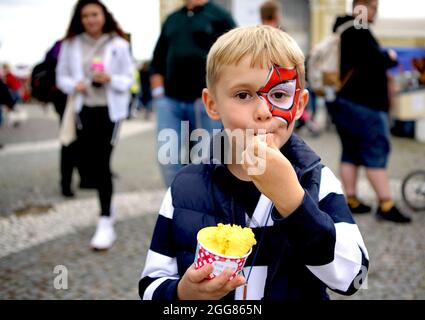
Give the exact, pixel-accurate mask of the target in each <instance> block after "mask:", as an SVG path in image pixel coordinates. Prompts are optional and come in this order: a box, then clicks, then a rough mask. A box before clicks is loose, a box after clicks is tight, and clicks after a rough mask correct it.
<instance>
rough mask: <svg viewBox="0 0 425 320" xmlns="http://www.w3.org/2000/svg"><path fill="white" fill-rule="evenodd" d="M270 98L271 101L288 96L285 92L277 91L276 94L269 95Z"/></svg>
mask: <svg viewBox="0 0 425 320" xmlns="http://www.w3.org/2000/svg"><path fill="white" fill-rule="evenodd" d="M271 96H272V97H273V99H282V98H285V97H287V96H288V94H286V93H285V92H282V91H277V92H273V93H272V94H271Z"/></svg>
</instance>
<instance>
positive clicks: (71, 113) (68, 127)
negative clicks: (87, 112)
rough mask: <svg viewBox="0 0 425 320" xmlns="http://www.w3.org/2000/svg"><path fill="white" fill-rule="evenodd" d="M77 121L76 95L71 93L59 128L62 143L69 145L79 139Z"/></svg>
mask: <svg viewBox="0 0 425 320" xmlns="http://www.w3.org/2000/svg"><path fill="white" fill-rule="evenodd" d="M75 123H76V122H75V97H74V95H69V96H68V99H67V101H66V106H65V111H64V114H63V119H62V123H61V126H60V129H59V141H60V142H61V144H62V145H64V146H68V145H70V144H71V143H72V142H73V141H75V140H76V139H77V129H76V125H75Z"/></svg>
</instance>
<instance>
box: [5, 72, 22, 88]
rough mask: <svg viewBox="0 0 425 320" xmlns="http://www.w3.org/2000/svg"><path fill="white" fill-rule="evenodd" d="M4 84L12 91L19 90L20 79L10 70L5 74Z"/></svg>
mask: <svg viewBox="0 0 425 320" xmlns="http://www.w3.org/2000/svg"><path fill="white" fill-rule="evenodd" d="M5 81H6V85H7V86H8V87H9V88H10V89H11V90H13V91H16V90H19V89H20V88H21V86H22V84H21V81H19V79H18V78H17V77H15V76H14V75H13V74H12V73H11V72H8V73H7V74H6V75H5Z"/></svg>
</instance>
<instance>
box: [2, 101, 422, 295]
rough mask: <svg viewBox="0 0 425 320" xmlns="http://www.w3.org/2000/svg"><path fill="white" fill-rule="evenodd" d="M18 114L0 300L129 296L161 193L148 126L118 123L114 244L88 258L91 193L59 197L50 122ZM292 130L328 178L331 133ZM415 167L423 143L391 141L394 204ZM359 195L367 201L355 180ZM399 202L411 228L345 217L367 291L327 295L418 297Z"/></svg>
mask: <svg viewBox="0 0 425 320" xmlns="http://www.w3.org/2000/svg"><path fill="white" fill-rule="evenodd" d="M25 108H26V109H25V111H26V112H28V115H29V116H28V120H27V121H26V122H24V123H22V124H21V125H20V126H19V127H17V128H14V127H1V128H0V144H4V145H5V147H4V148H2V149H0V299H138V294H137V282H138V279H139V277H140V273H141V271H142V269H143V264H144V260H145V256H146V252H147V248H148V246H149V243H150V237H151V234H152V230H153V227H154V224H155V220H156V211H157V209H158V207H159V204H160V202H161V198H162V196H163V194H164V191H165V190H164V188H163V185H162V183H161V179H160V176H159V170H158V168H157V166H156V163H155V152H154V150H155V146H154V138H155V134H154V129H153V128H154V122H153V120H151V121H148V122H146V121H144V120H142V119H141V118H136V119H132V120H130V121H126V122H125V123H124V126H123V128H122V131H121V140H120V142H119V144H118V146H117V148H116V149H115V151H114V156H113V168H114V171H115V172H116V173H117V174H118V178H117V179H116V181H115V186H116V187H115V190H116V193H115V196H114V206H115V208H116V211H117V223H116V231H117V234H118V240H117V242H116V244H115V245H114V246H113V247H112V248H111V249H110V250H109V251H108V252H93V251H91V250H90V249H89V247H88V243H89V241H90V238H91V236H92V234H93V232H94V229H95V224H96V219H97V212H98V204H97V199H96V194H95V193H94V192H92V191H84V192H83V191H80V190H78V191H77V197H76V198H75V199H72V200H64V199H63V198H61V197H60V196H59V194H58V183H57V181H58V175H57V171H58V166H57V162H58V144H57V141H56V142H55V136H56V135H57V119H56V118H55V117H54V116H52V114H51V113H49V112H47V113H45V112H44V111H40V108H39V107H37V106H25ZM40 126H41V127H42V128H41V127H40ZM39 127H40V132H39V131H38V129H39ZM33 132H34V134H33ZM301 134H302V136H303V137H305V139H306V140H307V141H308V143H309V144H310V145H311V146H312V147H313V149H315V150H316V151H317V152H318V153H319V154H320V155H321V156H322V158H323V161H324V162H325V163H326V164H327V165H328V166H329V167H330V168H331V169H332V170H334V172H335V173H337V164H338V150H339V143H338V140H337V138H336V136H335V133H334V132H333V131H329V132H326V133H324V134H323V135H321V136H320V137H318V138H313V137H310V136H309V135H308V134H307V133H305V132H302V133H301ZM29 142H30V143H29ZM24 143H25V144H24ZM424 167H425V145H424V144H420V143H418V142H415V141H414V140H411V139H402V138H393V153H392V156H391V160H390V165H389V168H390V175H391V187H392V192H393V194H394V196H395V198H396V199H400V195H399V190H400V183H401V179H402V178H403V177H404V176H405V175H406V174H407V173H408V172H409V171H410V170H412V169H416V168H424ZM359 194H360V196H361V197H362V198H363V199H364V200H365V201H366V202H368V203H370V204H372V205H373V204H374V202H375V199H374V198H373V192H372V190H371V188H370V185H369V184H368V183H367V182H366V181H365V179H364V178H362V179H361V181H360V185H359ZM401 206H402V207H403V208H404V209H405V210H406V211H407V212H408V213H409V214H410V215H411V216H412V217H413V219H414V222H413V223H412V224H410V225H397V224H393V223H389V222H379V221H377V220H376V219H375V218H374V216H373V214H367V215H361V216H355V220H356V221H357V223H358V225H359V228H360V230H361V232H362V234H363V237H364V240H365V243H366V246H367V248H368V251H369V255H370V261H371V263H370V270H369V277H368V280H367V289H363V290H360V291H359V292H358V293H357V294H356V295H354V296H352V297H343V296H339V295H336V294H333V293H331V297H332V298H333V299H425V270H424V268H423V267H424V265H425V243H424V240H423V235H424V232H423V230H424V229H425V212H412V211H410V210H408V209H407V208H405V207H404V206H403V204H401ZM56 266H64V267H66V270H67V272H68V289H66V290H63V289H55V286H54V283H55V277H57V276H58V274H57V273H54V270H55V267H56Z"/></svg>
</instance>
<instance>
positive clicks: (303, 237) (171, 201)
mask: <svg viewBox="0 0 425 320" xmlns="http://www.w3.org/2000/svg"><path fill="white" fill-rule="evenodd" d="M281 152H282V153H283V154H284V155H285V156H286V157H287V158H288V160H289V161H291V163H292V165H293V167H294V169H295V172H296V173H297V176H298V178H299V180H300V183H301V185H302V186H303V188H304V189H305V192H306V193H305V197H304V199H303V202H302V204H301V205H300V206H299V208H298V209H296V210H295V211H294V212H293V213H292V214H291V215H290V216H289V217H288V218H286V219H283V218H282V217H281V216H280V215H279V214H278V213H277V212H276V211H275V210H273V212H272V214H271V219H264V218H266V217H267V215H268V213H269V212H270V209H269V208H272V204H271V201H270V200H269V199H267V198H264V196H262V198H260V200H259V202H258V205H257V208H256V210H255V212H254V215H253V219H252V220H251V222H252V221H253V220H254V218H255V220H256V221H258V223H259V225H257V226H253V225H252V224H250V227H251V228H253V232H254V234H255V237H256V239H257V241H258V243H257V245H256V246H255V247H254V249H253V250H254V251H253V254H251V255H250V256H249V258H248V260H247V263H246V266H250V265H253V268H252V271H253V272H252V274H251V278H250V279H251V281H250V284H248V299H265V300H325V299H328V295H327V293H326V287H327V286H328V287H330V288H332V289H333V290H335V291H338V292H340V293H342V294H346V295H348V294H353V293H354V292H355V291H356V290H357V289H358V287H356V283H357V284H358V280H359V279H360V278H363V277H364V276H365V275H366V271H367V268H368V254H367V250H366V247H365V246H364V243H363V240H362V237H361V235H360V232H359V230H358V228H357V226H356V224H355V222H354V220H353V218H352V216H351V213H350V211H349V209H348V206H347V204H346V201H345V198H344V195H343V193H342V189H341V186H340V183H339V181H338V180H337V179H336V178H335V176H334V175H333V174H332V172H331V171H330V170H329V169H328V168H326V167H324V166H323V165H322V164H321V163H320V158H319V157H318V156H317V155H316V154H315V153H314V152H313V151H312V150H311V149H310V148H309V147H308V146H307V145H306V144H305V143H304V142H303V141H302V140H301V139H300V138H298V137H297V136H296V135H292V137H291V138H290V139H289V141H288V142H287V143H286V144H285V145H284V146H283V147H282V149H281ZM218 159H220V158H219V156H217V157H216V156H215V154H214V152H212V154H211V158H210V161H209V163H205V164H200V165H195V164H191V165H188V166H186V167H184V168H183V169H182V170H180V171H179V173H178V174H177V175H176V177H175V179H174V182H173V183H172V185H171V188H170V189H168V191H167V194H166V196H165V197H164V201H163V203H162V205H161V208H160V210H159V215H158V220H157V223H156V226H155V230H154V233H153V237H152V242H151V246H150V248H149V251H148V254H147V259H146V264H145V267H144V271H143V273H142V278H141V279H140V282H139V295H140V297H141V298H142V299H159V300H176V299H177V284H178V282H179V279H180V278H181V277H182V276H183V274H184V273H185V271H186V270H187V268H188V267H189V266H190V265H191V264H192V263H193V261H194V258H195V251H196V234H197V232H198V231H199V230H200V229H202V228H203V227H206V226H215V225H216V224H217V223H220V222H221V223H233V224H238V225H242V226H245V224H246V216H245V212H244V210H243V207H242V206H241V205H240V203H238V201H237V200H235V198H234V197H233V196H232V192H231V190H229V181H228V180H226V177H227V175H225V174H223V173H224V170H226V169H225V165H224V164H222V163H221V162H220V161H218ZM217 162H218V163H217ZM282 192H286V191H285V190H282ZM256 250H259V251H258V256H257V259H256V260H255V261H253V260H254V257H255V256H256V255H257V251H256ZM250 287H251V288H252V289H249V288H250ZM241 290H242V288H238V289H236V290H235V291H234V292H231V293H230V294H229V295H228V296H226V297H225V298H226V299H240V294H241ZM250 292H252V295H251V296H250Z"/></svg>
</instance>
